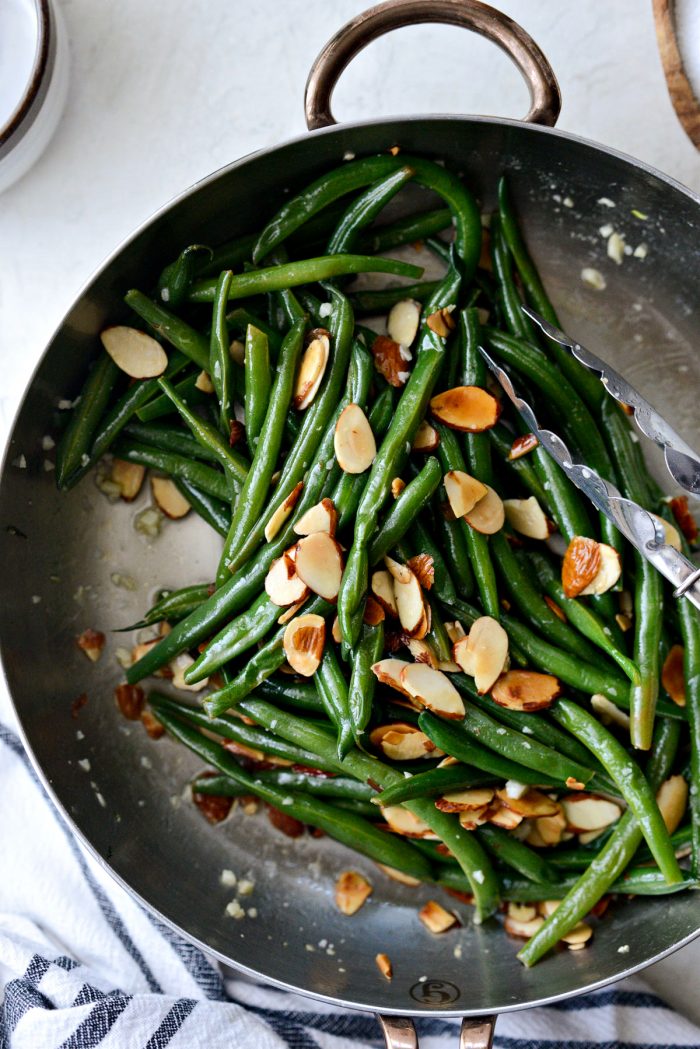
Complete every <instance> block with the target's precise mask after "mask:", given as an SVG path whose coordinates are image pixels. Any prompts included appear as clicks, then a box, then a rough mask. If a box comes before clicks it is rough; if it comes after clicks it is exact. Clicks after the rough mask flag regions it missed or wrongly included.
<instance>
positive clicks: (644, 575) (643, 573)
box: [630, 550, 664, 750]
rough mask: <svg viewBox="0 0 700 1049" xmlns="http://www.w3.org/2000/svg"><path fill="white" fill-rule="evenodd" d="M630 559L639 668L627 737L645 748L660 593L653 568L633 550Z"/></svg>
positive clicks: (655, 679)
mask: <svg viewBox="0 0 700 1049" xmlns="http://www.w3.org/2000/svg"><path fill="white" fill-rule="evenodd" d="M634 562H635V568H636V578H635V588H634V662H635V664H636V666H637V667H638V668H639V673H640V680H639V681H637V682H633V683H632V687H631V688H630V739H631V741H632V746H633V747H637V748H638V749H639V750H648V749H649V747H650V746H651V741H652V736H653V732H654V716H655V713H656V704H657V699H658V694H659V674H660V669H661V668H660V666H659V662H660V660H659V646H660V644H661V632H662V629H663V607H664V593H663V586H662V583H661V576H660V575H659V573H658V572H657V570H656V568H655V567H654V566H653V565H652V564H650V563H649V561H647V559H646V557H643V556H642V554H640V553H638V552H637V551H636V550H635V553H634Z"/></svg>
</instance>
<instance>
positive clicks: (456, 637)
mask: <svg viewBox="0 0 700 1049" xmlns="http://www.w3.org/2000/svg"><path fill="white" fill-rule="evenodd" d="M445 630H446V631H447V636H448V637H449V639H450V641H451V642H452V644H453V645H456V644H457V642H458V641H461V640H462V638H463V637H466V636H467V633H466V631H465V629H464V627H463V626H462V624H461V623H460V622H459V620H457V619H454V620H451V621H450V622H448V623H445Z"/></svg>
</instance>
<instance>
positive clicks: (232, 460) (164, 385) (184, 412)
mask: <svg viewBox="0 0 700 1049" xmlns="http://www.w3.org/2000/svg"><path fill="white" fill-rule="evenodd" d="M158 385H159V386H160V388H161V390H162V391H163V393H164V394H165V395H166V396H167V397H169V398H170V400H171V401H172V402H173V404H174V405H175V407H176V409H177V412H178V415H179V416H180V418H181V419H182V420H183V421H184V422H185V423H186V424H187V426H188V427H189V429H190V432H191V433H192V435H193V437H194V438H195V439H196V440H197V441H199V442H200V444H201V445H202V446H203V447H204V448H208V449H209V451H210V452H211V453H212V454H213V455H215V456H216V458H217V460H218V461H219V464H220V465H221V466H222V467H223V469H224V473H225V474H226V476H227V477H228V478H229V480H230V481H231V483H232V484H235V485H240V484H243V485H245V481H246V479H247V477H248V475H249V473H250V468H249V466H248V463H247V461H246V459H245V458H244V457H243V456H242V455H241V454H240V452H235V451H233V449H232V448H231V447H230V445H229V443H228V441H226V440H224V438H223V437H222V436H221V434H220V433H219V432H218V430H216V429H215V428H214V427H213V426H211V425H210V424H209V423H208V422H206V421H205V420H204V419H200V417H199V416H198V415H195V413H194V412H193V411H191V410H190V409H189V408H188V407H187V405H186V404H185V402H184V401H183V400H182V399H181V398H180V397H178V395H177V393H176V392H175V390H174V389H173V387H172V386H171V385H170V383H169V382H168V380H167V379H159V380H158Z"/></svg>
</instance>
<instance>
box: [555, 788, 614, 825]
mask: <svg viewBox="0 0 700 1049" xmlns="http://www.w3.org/2000/svg"><path fill="white" fill-rule="evenodd" d="M562 805H563V806H564V815H565V816H566V822H567V826H568V829H569V830H572V831H574V833H575V834H578V833H580V832H581V831H583V832H586V831H589V830H603V828H605V827H609V826H610V824H611V823H616V822H617V821H618V820H619V818H620V816H621V815H622V809H621V808H620V806H619V805H616V804H615V802H614V801H609V800H608V799H607V798H601V797H598V795H597V794H587V793H586V792H585V791H581V792H579V793H575V794H569V795H568V796H567V797H564V798H562Z"/></svg>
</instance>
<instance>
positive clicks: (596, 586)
mask: <svg viewBox="0 0 700 1049" xmlns="http://www.w3.org/2000/svg"><path fill="white" fill-rule="evenodd" d="M598 550H599V552H600V567H599V569H598V571H597V572H596V574H595V576H594V577H593V579H592V580H591V582H590V583H589V584H588V586H585V587H584V588H583V590H581V591H580V593H581V596H582V597H583V596H586V595H588V594H604V593H606V592H607V591H608V590H610V588H611V587H613V586H615V583H616V582H617V581H618V579H619V578H620V576H621V575H622V561H621V560H620V555H619V554H618V552H617V550H615V549H614V548H613V547H612V546H608V545H607V543H598Z"/></svg>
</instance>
